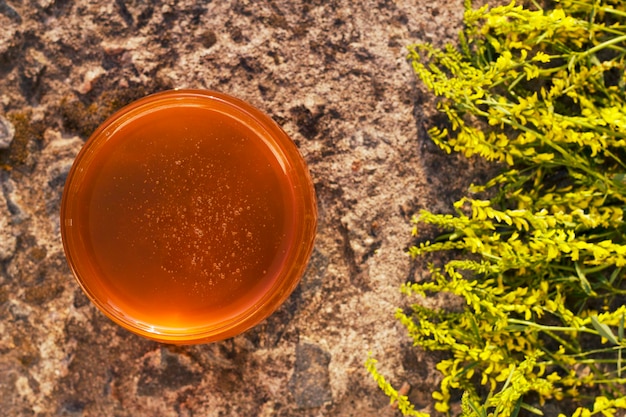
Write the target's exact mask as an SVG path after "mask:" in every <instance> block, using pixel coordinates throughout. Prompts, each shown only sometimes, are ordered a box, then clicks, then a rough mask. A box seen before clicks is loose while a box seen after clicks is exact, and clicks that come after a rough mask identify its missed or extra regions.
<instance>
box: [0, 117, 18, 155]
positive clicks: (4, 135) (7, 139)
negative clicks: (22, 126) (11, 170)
mask: <svg viewBox="0 0 626 417" xmlns="http://www.w3.org/2000/svg"><path fill="white" fill-rule="evenodd" d="M14 137H15V128H14V127H13V124H11V122H10V121H8V120H7V119H6V118H4V117H2V116H0V149H9V146H11V142H13V138H14Z"/></svg>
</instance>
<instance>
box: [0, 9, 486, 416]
mask: <svg viewBox="0 0 626 417" xmlns="http://www.w3.org/2000/svg"><path fill="white" fill-rule="evenodd" d="M462 3H463V2H462V1H461V0H455V1H453V2H449V1H447V0H445V1H444V0H434V1H429V2H424V1H407V0H398V1H394V2H392V1H375V0H367V1H358V2H357V1H337V0H328V1H319V0H314V1H304V0H289V1H287V0H274V1H254V2H253V1H250V0H233V1H207V2H195V1H192V0H176V1H174V0H155V1H150V2H143V1H135V0H131V1H104V0H95V1H87V0H76V1H51V0H21V1H17V0H15V1H12V0H7V1H0V27H2V30H0V116H1V117H2V118H3V119H2V120H3V121H4V120H7V121H9V122H10V123H11V125H12V126H13V127H14V128H15V132H14V135H13V138H12V140H11V141H10V144H9V145H8V146H3V145H2V146H0V148H2V149H0V190H1V193H0V409H1V410H2V415H8V416H39V417H47V416H116V417H123V416H133V417H141V416H155V415H158V416H163V417H168V416H199V415H201V416H207V417H214V416H215V417H217V416H359V417H368V416H371V417H373V416H376V417H385V416H393V415H397V411H396V410H393V409H392V408H390V407H389V404H388V399H387V398H386V397H385V396H384V394H382V393H381V392H380V391H379V390H378V389H377V387H376V386H375V383H374V382H373V381H372V379H371V378H370V377H369V376H368V375H367V373H366V371H365V369H364V366H363V363H364V361H365V360H366V358H367V355H368V352H371V353H372V354H373V355H374V356H375V357H376V358H378V359H379V360H380V361H381V362H380V370H381V372H383V373H384V374H385V375H386V376H387V378H388V379H389V380H390V381H391V382H392V383H393V384H394V385H396V386H398V387H399V386H401V385H402V384H404V383H405V382H406V383H408V384H409V385H410V386H411V387H413V388H412V389H411V393H410V394H409V395H410V396H412V398H413V399H414V400H415V402H416V404H418V406H419V407H421V409H423V410H426V411H432V403H431V402H430V401H429V392H430V390H432V389H433V387H434V386H435V384H436V383H437V382H438V381H437V373H436V372H435V371H434V367H433V364H434V363H435V362H434V360H433V359H432V358H431V357H430V356H428V355H424V354H423V353H421V352H417V351H415V350H414V349H412V348H411V347H410V346H409V345H410V344H408V341H407V336H406V334H405V332H404V330H403V329H402V328H401V326H400V325H399V324H398V323H397V322H396V321H395V319H394V317H393V315H394V310H395V308H396V307H397V306H401V305H403V303H405V300H404V299H403V298H402V297H401V295H400V293H399V291H398V288H399V286H400V284H401V283H402V282H404V281H406V280H407V279H411V278H412V277H413V276H414V275H415V274H421V273H422V271H423V270H424V265H422V264H421V263H415V262H412V261H411V260H410V259H409V258H408V257H407V255H406V254H405V249H406V247H407V246H408V245H410V243H411V239H412V238H411V236H410V223H409V220H410V217H411V215H412V214H413V213H414V212H416V211H417V210H419V209H420V208H429V209H431V210H447V209H448V208H449V207H450V202H451V201H453V200H454V198H455V196H458V194H459V193H460V192H462V191H464V190H465V188H466V186H467V185H468V184H469V183H470V182H472V181H475V180H476V178H477V177H478V175H480V174H479V171H477V170H476V169H475V167H474V166H473V165H472V164H470V163H467V162H464V161H463V160H461V159H459V158H454V157H450V156H447V155H444V154H443V153H442V152H440V151H439V150H438V149H437V148H436V147H434V145H432V143H430V142H429V141H428V139H427V137H426V135H425V130H424V126H427V125H428V124H429V123H430V122H431V120H432V117H433V115H434V106H433V103H432V100H431V99H430V98H429V96H428V95H425V94H423V91H422V89H421V88H420V87H419V85H418V84H417V83H416V80H415V77H414V75H413V74H412V71H411V68H410V66H409V65H408V64H407V62H406V61H405V54H406V50H405V46H406V45H407V44H410V43H412V42H418V41H431V42H435V43H437V44H441V43H443V42H445V41H447V40H451V39H453V38H454V36H455V34H456V32H457V30H458V28H459V25H460V23H461V17H462V11H463V10H462V9H463V6H462ZM174 87H180V88H208V89H215V90H219V91H222V92H225V93H228V94H231V95H235V96H237V97H239V98H241V99H244V100H246V101H248V102H250V103H251V104H253V105H255V106H257V107H259V108H260V109H262V110H263V111H265V112H266V113H268V114H269V115H270V116H272V117H273V118H274V119H275V120H276V121H277V122H278V123H279V124H280V125H281V126H282V127H283V129H284V130H285V131H286V132H287V133H288V134H289V135H290V136H291V137H292V139H293V140H294V142H295V143H296V145H297V146H298V147H299V149H300V151H301V153H302V155H303V156H304V158H305V159H306V161H307V162H308V164H309V168H310V171H311V175H312V178H313V181H314V183H315V188H316V190H317V194H318V200H319V213H320V221H319V229H318V237H317V241H316V249H315V251H314V254H313V257H312V259H311V262H310V265H309V268H308V270H307V273H306V274H305V276H304V277H303V279H302V283H301V285H300V286H299V287H298V288H297V289H296V291H295V292H294V293H293V294H292V296H291V297H290V298H289V299H288V300H287V302H286V303H285V304H284V305H283V306H282V307H281V308H280V309H279V310H278V311H277V312H276V313H275V314H274V315H273V316H271V317H270V318H268V319H267V320H266V321H265V322H263V323H262V324H261V325H259V326H258V327H256V328H254V329H252V330H250V331H249V332H247V333H245V334H243V335H240V336H238V337H235V338H233V339H230V340H226V341H223V342H219V343H214V344H210V345H199V346H178V347H177V346H168V345H160V344H157V343H154V342H151V341H147V340H144V339H142V338H140V337H137V336H135V335H133V334H130V333H128V332H127V331H125V330H123V329H121V328H119V327H118V326H116V325H114V324H112V323H111V322H110V321H109V320H108V319H107V318H105V317H104V316H103V315H102V314H101V313H100V312H99V311H98V310H97V309H96V308H95V307H94V306H93V305H92V304H91V303H90V302H89V300H88V299H87V298H86V297H85V296H84V295H83V294H82V292H81V290H80V289H79V287H78V285H77V284H76V282H75V281H74V279H73V277H72V275H71V272H70V270H69V268H68V266H67V264H66V262H65V258H64V255H63V250H62V244H61V238H60V234H59V221H58V211H59V204H60V196H61V192H62V188H63V183H64V181H65V177H66V175H67V172H68V170H69V168H70V166H71V164H72V162H73V159H74V157H75V155H76V153H77V152H78V150H79V149H80V147H81V146H82V144H83V143H84V141H85V140H86V139H87V138H88V136H89V135H90V134H91V132H92V131H93V130H94V129H95V128H96V127H97V126H98V124H99V123H101V122H102V121H103V120H104V119H105V118H106V117H107V116H108V115H110V114H111V113H112V112H114V111H115V110H117V109H119V108H120V107H121V106H123V105H124V104H126V103H129V102H130V101H132V100H134V99H136V98H139V97H142V96H144V95H146V94H149V93H152V92H156V91H160V90H164V89H168V88H174ZM1 134H4V133H0V135H1ZM3 143H4V142H3ZM5 148H6V149H5ZM459 173H463V175H459ZM420 393H422V394H420Z"/></svg>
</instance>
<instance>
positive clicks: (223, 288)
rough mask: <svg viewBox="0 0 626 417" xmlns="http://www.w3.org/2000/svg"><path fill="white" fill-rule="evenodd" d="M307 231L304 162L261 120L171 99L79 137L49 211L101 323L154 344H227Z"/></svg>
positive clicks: (143, 102)
mask: <svg viewBox="0 0 626 417" xmlns="http://www.w3.org/2000/svg"><path fill="white" fill-rule="evenodd" d="M316 224H317V210H316V201H315V193H314V189H313V186H312V182H311V179H310V177H309V173H308V170H307V167H306V165H305V162H304V160H303V159H302V157H301V156H300V154H299V152H298V150H297V148H296V146H295V145H294V144H293V142H292V141H291V140H290V139H289V137H288V136H287V135H286V134H285V133H284V132H283V131H282V130H281V129H280V127H279V126H278V125H277V124H276V123H275V122H274V121H272V120H271V119H270V118H269V117H268V116H266V115H265V114H263V113H262V112H260V111H259V110H257V109H255V108H254V107H252V106H250V105H249V104H247V103H245V102H243V101H241V100H238V99H235V98H233V97H230V96H228V95H225V94H221V93H217V92H212V91H204V90H172V91H166V92H162V93H157V94H154V95H151V96H148V97H145V98H143V99H140V100H138V101H136V102H134V103H132V104H130V105H129V106H127V107H125V108H123V109H122V110H120V111H118V112H117V113H115V114H114V115H113V116H111V117H110V118H109V119H108V120H107V121H105V122H104V123H103V124H102V125H101V126H100V127H99V128H98V129H97V130H96V131H95V132H94V134H93V135H92V136H91V137H90V138H89V140H88V141H87V142H86V144H85V146H84V147H83V148H82V149H81V151H80V152H79V154H78V156H77V158H76V160H75V161H74V164H73V166H72V168H71V170H70V172H69V175H68V178H67V181H66V184H65V189H64V192H63V198H62V204H61V234H62V238H63V246H64V250H65V254H66V257H67V260H68V263H69V265H70V267H71V269H72V271H73V273H74V276H75V277H76V279H77V281H78V283H79V284H80V286H81V287H82V289H83V290H84V292H85V293H86V294H87V296H88V297H89V298H90V299H91V301H92V302H93V303H94V304H95V305H96V306H97V307H98V308H99V309H100V310H101V311H102V312H103V313H104V314H106V315H107V316H108V317H109V318H111V319H112V320H113V321H114V322H116V323H118V324H120V325H121V326H123V327H125V328H126V329H128V330H130V331H132V332H135V333H137V334H139V335H142V336H145V337H148V338H151V339H154V340H158V341H161V342H167V343H206V342H211V341H215V340H220V339H225V338H228V337H232V336H235V335H237V334H239V333H241V332H243V331H245V330H247V329H249V328H251V327H252V326H254V325H256V324H258V323H259V322H260V321H262V320H263V319H265V318H266V317H267V316H269V315H270V314H271V313H272V312H274V311H275V310H276V309H277V308H278V307H279V306H280V305H281V304H282V303H283V302H284V301H285V299H286V298H287V297H288V296H289V294H290V293H291V292H292V291H293V289H294V288H295V287H296V285H297V284H298V282H299V280H300V277H301V276H302V274H303V273H304V270H305V268H306V264H307V262H308V259H309V257H310V254H311V251H312V249H313V244H314V240H315V230H316Z"/></svg>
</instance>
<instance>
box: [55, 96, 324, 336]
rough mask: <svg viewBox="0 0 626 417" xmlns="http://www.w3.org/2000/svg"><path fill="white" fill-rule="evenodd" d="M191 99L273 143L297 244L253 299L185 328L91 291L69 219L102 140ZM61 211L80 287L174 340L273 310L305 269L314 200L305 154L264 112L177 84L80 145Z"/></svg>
mask: <svg viewBox="0 0 626 417" xmlns="http://www.w3.org/2000/svg"><path fill="white" fill-rule="evenodd" d="M190 105H193V106H200V107H203V108H207V109H216V108H217V109H219V111H224V112H228V115H229V116H230V117H232V118H233V119H234V120H236V121H237V122H240V123H242V124H243V125H245V126H246V127H248V128H251V130H252V131H253V132H255V134H258V135H261V136H262V137H263V141H264V143H266V144H267V145H268V146H272V147H273V149H272V155H274V156H275V157H276V158H277V160H278V162H279V163H280V165H281V167H282V168H283V169H284V170H285V173H286V176H287V178H288V180H289V181H290V184H289V185H290V187H291V190H292V191H293V192H292V196H291V197H292V199H293V201H292V206H293V207H292V209H293V210H294V212H293V216H294V217H293V219H294V226H295V227H294V230H295V233H296V236H295V239H294V240H293V241H294V242H295V244H294V245H292V246H291V247H290V248H289V250H288V251H289V253H288V254H287V258H286V259H287V260H286V262H285V263H284V265H283V266H282V268H281V270H280V276H279V277H278V278H277V279H276V280H274V282H273V283H272V285H271V287H270V288H269V289H267V290H266V291H265V293H264V294H263V295H262V296H261V297H260V298H259V299H258V300H257V301H256V302H255V303H254V304H253V305H251V306H249V307H248V308H246V309H245V310H244V311H242V312H240V313H239V314H236V315H234V316H232V317H229V318H228V319H225V320H222V321H220V322H219V323H217V324H215V323H212V324H207V325H204V326H202V325H198V326H194V327H191V328H189V327H186V328H184V329H181V328H165V327H158V326H154V324H149V323H144V322H140V321H137V320H135V319H133V318H132V317H131V316H129V315H128V314H127V313H126V312H123V311H117V309H114V308H112V306H110V305H109V304H107V303H106V302H103V301H102V300H100V299H99V297H98V296H97V295H96V294H95V293H94V291H92V289H91V288H90V285H89V284H88V281H89V280H88V279H86V277H85V276H83V275H84V271H83V272H81V270H80V268H79V266H78V264H77V259H76V256H77V254H76V251H75V248H74V247H73V243H74V242H75V241H76V239H80V231H77V230H76V229H77V228H76V227H74V226H75V225H73V214H74V213H73V211H74V209H73V206H74V205H75V204H77V203H76V202H74V201H72V197H73V195H74V194H75V193H74V192H73V190H75V188H76V187H78V186H79V185H84V184H82V182H83V181H85V178H84V175H82V174H81V173H82V172H83V170H82V169H81V168H82V167H83V166H84V165H86V164H88V163H89V161H91V160H92V159H93V158H95V157H97V156H98V155H99V151H101V145H102V143H105V142H106V141H107V140H109V138H110V137H113V136H114V135H115V134H116V132H119V130H120V129H121V128H122V127H124V126H127V125H128V124H132V123H133V121H136V120H138V119H139V118H141V117H142V115H145V114H146V112H151V111H157V110H159V109H167V108H173V107H179V106H190ZM60 216H61V218H60V225H61V236H62V241H63V248H64V252H65V255H66V259H67V261H68V264H69V266H70V269H71V270H72V273H73V275H74V277H75V279H76V281H77V282H78V284H79V285H80V287H81V288H82V290H83V292H84V293H85V294H86V295H87V297H88V298H89V299H90V300H91V301H92V302H93V303H94V304H95V305H96V306H97V307H98V309H99V310H100V311H102V312H103V313H104V314H105V315H106V316H108V317H109V318H110V319H111V320H113V321H114V322H115V323H117V324H119V325H121V326H122V327H124V328H126V329H127V330H130V331H131V332H134V333H136V334H139V335H142V336H144V337H147V338H150V339H153V340H157V341H161V342H166V343H177V344H183V343H206V342H211V341H215V340H220V339H225V338H228V337H232V336H235V335H236V334H239V333H242V332H244V331H246V330H248V329H250V328H251V327H253V326H255V325H256V324H258V323H260V322H261V321H262V320H264V319H265V318H267V317H268V316H269V315H270V314H271V313H273V312H274V311H275V310H276V309H277V308H278V307H279V306H280V305H281V304H282V303H283V302H284V301H285V300H286V299H287V297H288V296H289V295H290V294H291V293H292V292H293V290H294V289H295V287H296V286H297V284H298V282H299V281H300V278H301V276H302V275H303V274H304V271H305V269H306V264H307V263H308V259H309V258H310V255H311V253H312V250H313V246H314V241H315V234H316V228H317V203H316V197H315V190H314V187H313V183H312V180H311V177H310V174H309V171H308V168H307V166H306V163H305V161H304V159H303V158H302V156H301V155H300V153H299V151H298V149H297V147H296V146H295V144H294V143H293V142H292V141H291V139H290V138H289V137H288V135H287V134H286V133H285V132H284V131H283V130H282V129H281V128H280V127H279V126H278V124H277V123H276V122H275V121H274V120H272V119H271V118H270V117H269V116H268V115H266V114H265V113H263V112H261V111H260V110H259V109H257V108H255V107H253V106H252V105H250V104H248V103H246V102H244V101H242V100H240V99H237V98H235V97H232V96H230V95H227V94H224V93H221V92H216V91H210V90H197V89H176V90H167V91H162V92H159V93H155V94H152V95H148V96H146V97H143V98H140V99H139V100H136V101H134V102H132V103H130V104H129V105H127V106H125V107H123V108H122V109H120V110H118V111H117V112H115V113H114V114H113V115H112V116H110V117H109V118H108V119H107V120H105V121H104V122H103V123H102V124H101V125H100V126H99V127H98V128H97V129H96V130H95V131H94V133H93V134H92V135H91V136H90V137H89V139H88V140H87V141H86V142H85V144H84V146H83V148H82V149H81V150H80V151H79V153H78V155H77V156H76V159H75V161H74V163H73V165H72V167H71V169H70V171H69V173H68V176H67V179H66V183H65V187H64V190H63V196H62V199H61V213H60ZM95 279H96V280H97V279H98V278H95Z"/></svg>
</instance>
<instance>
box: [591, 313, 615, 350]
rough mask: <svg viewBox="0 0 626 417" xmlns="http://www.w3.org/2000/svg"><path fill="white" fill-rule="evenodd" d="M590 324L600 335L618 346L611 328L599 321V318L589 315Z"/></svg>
mask: <svg viewBox="0 0 626 417" xmlns="http://www.w3.org/2000/svg"><path fill="white" fill-rule="evenodd" d="M591 324H592V325H593V327H594V328H595V329H596V330H597V331H598V333H599V334H600V336H602V337H604V338H605V339H607V340H608V341H609V342H611V343H613V344H615V345H618V346H619V344H620V343H619V342H618V341H617V338H616V337H615V335H614V334H613V331H612V330H611V328H610V327H609V326H607V325H606V324H604V323H600V320H598V316H591Z"/></svg>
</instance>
